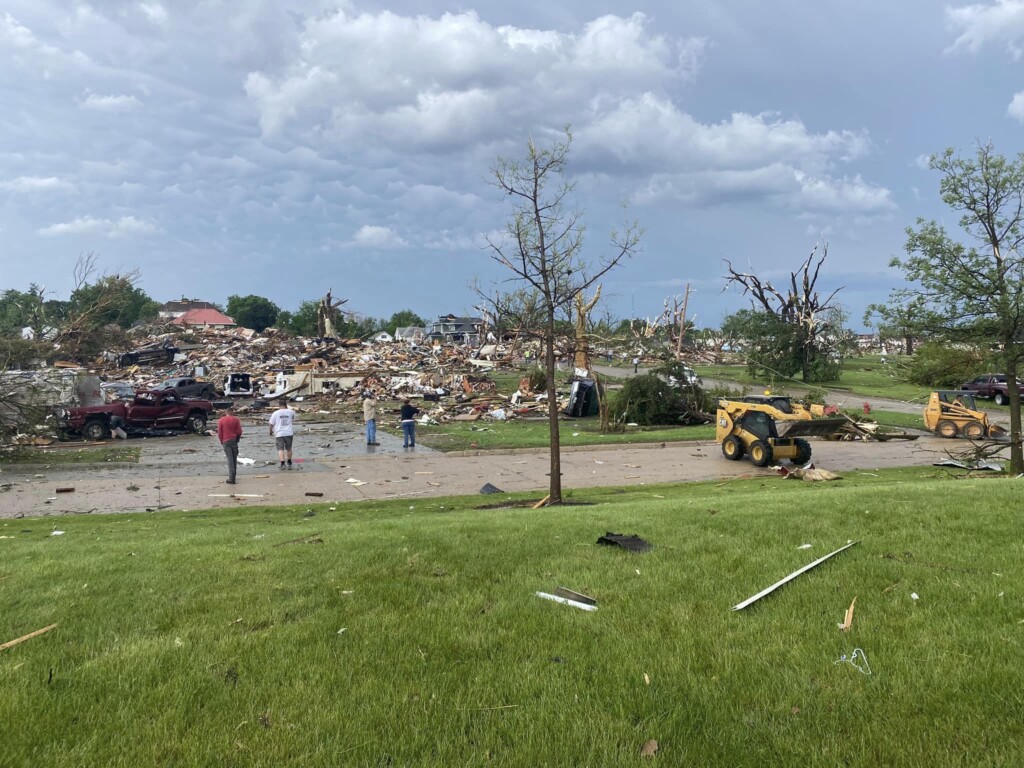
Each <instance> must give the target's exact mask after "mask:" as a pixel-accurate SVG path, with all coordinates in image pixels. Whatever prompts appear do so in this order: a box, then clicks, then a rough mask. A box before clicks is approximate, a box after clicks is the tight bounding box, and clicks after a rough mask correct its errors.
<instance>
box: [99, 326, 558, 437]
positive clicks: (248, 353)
mask: <svg viewBox="0 0 1024 768" xmlns="http://www.w3.org/2000/svg"><path fill="white" fill-rule="evenodd" d="M521 350H522V347H520V349H519V350H517V354H521ZM512 363H513V359H512V352H511V350H510V349H509V348H508V347H506V346H505V345H502V344H486V345H484V346H482V347H480V348H473V347H468V346H464V345H458V344H443V345H442V344H438V343H434V344H431V343H429V342H427V343H424V344H419V345H417V344H415V343H407V342H401V341H399V342H369V341H364V340H361V339H341V340H335V339H313V338H302V337H294V336H291V335H289V334H285V333H281V332H278V331H275V330H274V329H268V330H267V331H266V332H264V333H256V332H255V331H252V330H249V329H244V328H237V329H229V330H202V331H193V332H191V333H189V334H187V335H181V334H180V333H178V334H175V333H161V334H151V335H149V336H147V337H146V338H145V340H144V341H143V343H140V344H139V345H138V346H136V347H135V348H134V349H132V350H129V351H125V352H120V353H107V354H105V355H104V358H103V361H102V364H101V365H99V366H98V368H97V369H96V372H97V373H98V374H100V375H101V377H102V378H103V379H105V380H107V381H108V382H113V381H117V382H121V383H124V384H127V385H129V386H130V387H132V388H133V389H135V390H140V389H148V388H152V387H155V386H157V385H159V384H160V383H161V382H162V381H164V380H166V379H168V378H175V377H195V378H197V379H201V380H204V381H209V382H211V383H212V384H213V385H214V386H215V388H216V389H217V390H218V392H220V391H223V392H224V393H225V395H226V396H230V395H231V394H232V392H231V391H229V390H231V389H232V388H235V387H237V386H238V385H239V384H240V383H241V382H243V381H244V382H245V384H247V385H248V387H249V389H248V391H245V390H241V391H240V390H238V389H235V392H234V393H235V394H240V395H251V397H252V399H248V397H246V398H245V399H240V400H239V401H238V405H239V406H240V407H239V410H240V411H242V412H245V411H257V410H264V409H266V408H267V407H269V406H268V403H269V401H270V400H272V399H275V398H278V397H288V398H289V399H290V400H291V401H293V402H295V403H298V404H300V405H299V406H298V407H299V408H300V410H312V411H320V412H324V411H326V412H333V411H334V410H338V409H339V408H340V409H341V410H342V411H347V410H348V409H349V408H348V407H355V406H356V405H357V404H358V401H359V399H360V397H361V395H362V393H363V391H364V390H367V389H373V390H374V391H376V392H377V394H378V397H380V398H382V399H385V400H388V399H395V400H398V399H402V398H405V397H414V398H419V399H422V401H423V402H424V404H423V405H421V411H423V412H424V416H423V419H424V421H434V422H445V421H451V420H456V419H457V420H469V421H472V420H476V419H480V418H483V417H486V416H489V417H491V418H495V419H506V418H512V417H514V416H516V415H525V414H529V413H531V412H533V411H536V410H541V409H543V408H544V405H543V403H544V400H545V396H544V395H540V396H537V395H535V394H534V393H532V392H530V388H529V379H524V380H523V381H522V382H521V384H520V391H519V392H517V393H516V394H515V395H513V397H512V399H511V400H510V398H508V397H506V396H504V395H500V394H498V392H497V390H496V387H495V385H494V382H493V381H491V380H490V379H489V378H488V377H487V375H486V373H487V372H488V371H492V370H495V369H500V368H503V367H505V368H508V367H510V366H511V365H512ZM346 406H347V407H346Z"/></svg>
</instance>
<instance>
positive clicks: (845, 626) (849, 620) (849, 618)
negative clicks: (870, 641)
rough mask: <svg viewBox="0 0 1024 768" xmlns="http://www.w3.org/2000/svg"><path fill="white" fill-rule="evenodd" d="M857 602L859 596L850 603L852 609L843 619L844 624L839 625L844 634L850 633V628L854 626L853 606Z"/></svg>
mask: <svg viewBox="0 0 1024 768" xmlns="http://www.w3.org/2000/svg"><path fill="white" fill-rule="evenodd" d="M856 602H857V596H856V595H854V596H853V602H852V603H850V607H849V608H847V609H846V617H845V618H844V619H843V623H842V624H840V625H839V629H841V630H842V631H843V632H849V631H850V626H851V625H852V624H853V606H854V605H855V604H856Z"/></svg>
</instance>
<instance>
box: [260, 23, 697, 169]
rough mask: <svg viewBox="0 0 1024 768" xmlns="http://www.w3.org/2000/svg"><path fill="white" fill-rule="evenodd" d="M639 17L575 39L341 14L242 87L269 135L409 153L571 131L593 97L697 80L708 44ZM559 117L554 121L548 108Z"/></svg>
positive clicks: (311, 28) (595, 27)
mask: <svg viewBox="0 0 1024 768" xmlns="http://www.w3.org/2000/svg"><path fill="white" fill-rule="evenodd" d="M649 26H650V24H649V22H648V19H647V18H646V17H645V16H644V15H643V14H639V13H637V14H634V15H632V16H630V17H628V18H623V17H619V16H603V17H601V18H598V19H595V20H593V21H591V22H589V23H587V24H585V25H584V26H583V27H582V29H581V30H580V31H579V32H577V33H558V32H553V31H545V30H535V29H523V28H519V27H513V26H492V25H491V24H488V23H487V22H485V21H482V20H481V19H480V17H479V16H478V15H477V14H476V13H475V12H472V11H469V12H465V13H457V14H453V13H446V14H443V15H442V16H440V17H439V18H436V19H434V18H430V17H427V16H416V17H411V16H409V17H406V16H398V15H396V14H394V13H391V12H389V11H383V12H380V13H377V14H372V13H362V14H355V13H351V12H346V11H344V10H340V11H337V12H335V13H332V14H326V15H323V16H320V17H317V18H312V19H309V20H307V22H306V24H305V27H304V29H303V33H302V39H301V54H300V55H299V56H297V57H296V60H295V61H294V63H293V64H291V65H290V66H288V67H286V68H285V70H284V71H283V72H282V73H280V74H277V75H274V74H267V73H266V72H264V71H254V72H251V73H250V74H249V76H248V78H247V80H246V84H245V90H246V93H247V94H248V95H249V98H250V99H251V100H252V102H253V103H254V104H255V106H256V108H257V109H258V110H259V114H260V125H261V127H262V128H263V131H264V132H265V133H267V134H274V133H276V132H278V131H280V130H281V129H282V128H284V127H285V126H286V125H288V124H289V123H295V124H297V125H300V126H301V125H302V124H303V123H306V124H313V125H316V126H317V130H318V131H321V132H323V133H326V134H328V135H331V136H333V137H335V138H336V139H341V140H347V139H352V138H356V137H359V136H370V135H373V136H376V137H378V138H379V140H381V141H384V142H388V143H389V144H392V145H396V146H397V145H401V146H405V147H408V146H409V142H410V141H412V142H414V144H413V146H412V148H413V149H415V148H416V147H420V146H434V145H436V144H439V143H443V142H444V137H446V136H448V135H450V134H451V132H452V131H453V130H455V131H456V132H457V135H456V136H455V137H454V138H453V139H451V140H450V143H451V144H452V146H458V145H459V144H462V143H464V142H465V141H467V140H469V141H486V140H488V139H489V138H493V137H494V136H495V135H499V136H500V135H502V134H503V133H504V132H505V131H506V130H507V128H508V126H509V124H510V122H514V123H520V124H521V123H522V121H523V119H524V118H525V117H529V116H531V115H535V116H545V121H546V122H548V123H556V124H557V123H559V122H561V123H564V122H567V121H568V120H570V119H572V117H573V116H574V115H575V114H576V113H577V112H578V111H579V109H580V108H582V107H585V106H586V104H587V103H588V102H589V101H590V100H592V99H599V98H603V97H605V96H610V97H612V98H615V99H617V98H621V96H622V95H623V94H624V93H629V92H633V91H635V89H636V88H637V87H645V88H650V87H663V86H665V85H668V84H670V83H672V82H677V81H681V80H687V79H689V78H692V77H693V76H694V74H695V72H696V70H697V67H698V63H699V61H700V57H701V53H702V51H703V50H704V41H703V40H702V39H699V38H672V37H668V36H665V35H660V34H653V33H652V32H651V31H650V29H649ZM553 107H554V108H556V112H555V114H551V110H552V108H553Z"/></svg>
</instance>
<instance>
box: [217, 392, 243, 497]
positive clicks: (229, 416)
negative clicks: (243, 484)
mask: <svg viewBox="0 0 1024 768" xmlns="http://www.w3.org/2000/svg"><path fill="white" fill-rule="evenodd" d="M217 437H218V438H219V439H220V444H221V445H222V446H224V455H225V456H226V457H227V459H228V479H227V483H228V485H234V484H235V472H236V470H237V469H238V441H239V440H241V439H242V422H240V421H239V420H238V417H237V416H235V414H234V409H233V408H232V407H231V406H230V405H229V406H228V408H227V410H226V411H224V415H223V416H221V417H220V419H218V420H217Z"/></svg>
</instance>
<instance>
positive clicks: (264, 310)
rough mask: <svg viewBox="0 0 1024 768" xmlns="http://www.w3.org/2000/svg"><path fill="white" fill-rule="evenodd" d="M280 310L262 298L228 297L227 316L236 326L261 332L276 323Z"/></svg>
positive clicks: (268, 300) (250, 296)
mask: <svg viewBox="0 0 1024 768" xmlns="http://www.w3.org/2000/svg"><path fill="white" fill-rule="evenodd" d="M280 312H281V309H280V308H279V307H278V306H277V304H275V303H274V302H272V301H271V300H270V299H266V298H264V297H263V296H254V295H252V294H250V295H248V296H228V308H227V313H228V316H230V317H231V319H232V320H234V321H235V322H236V323H238V325H241V326H243V327H245V328H252V329H253V330H254V331H263V330H265V329H267V328H270V327H271V326H272V325H274V323H276V322H277V316H278V314H279V313H280Z"/></svg>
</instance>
